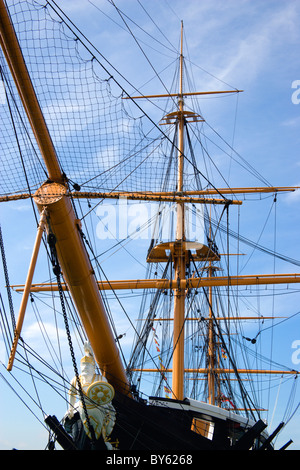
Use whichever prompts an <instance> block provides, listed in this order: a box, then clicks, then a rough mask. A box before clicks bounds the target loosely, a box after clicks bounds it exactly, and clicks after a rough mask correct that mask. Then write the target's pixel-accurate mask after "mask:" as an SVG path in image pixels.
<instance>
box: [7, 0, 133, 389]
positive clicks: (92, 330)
mask: <svg viewBox="0 0 300 470" xmlns="http://www.w3.org/2000/svg"><path fill="white" fill-rule="evenodd" d="M0 45H1V47H2V49H3V53H4V55H5V57H6V60H7V63H8V65H9V68H10V70H11V73H12V76H13V79H14V81H15V84H16V87H17V89H18V92H19V95H20V98H21V100H22V104H23V106H24V109H25V111H26V114H27V116H28V119H29V122H30V125H31V127H32V130H33V132H34V135H35V137H36V139H37V142H38V145H39V148H40V151H41V154H42V156H43V159H44V162H45V165H46V167H47V171H48V176H49V179H50V180H51V181H52V183H50V184H44V185H42V187H41V188H40V189H39V190H38V191H37V193H36V195H35V202H36V203H37V206H38V209H39V211H40V212H42V211H43V210H44V209H45V208H46V210H47V214H49V216H50V224H51V230H52V232H53V233H54V235H55V238H56V250H57V254H58V259H59V263H60V266H61V269H62V272H63V275H64V278H65V280H66V283H67V286H68V289H69V290H70V293H71V295H72V297H73V300H74V303H75V305H76V308H77V310H78V313H79V316H80V318H81V320H82V323H83V327H84V329H85V331H86V334H87V337H88V339H89V341H90V343H91V346H92V348H93V351H94V354H95V358H96V360H97V362H98V364H99V367H100V368H101V369H102V371H103V372H104V374H105V375H106V377H107V379H108V380H109V382H110V383H111V384H112V385H113V386H114V387H115V388H116V389H117V390H119V391H121V392H123V393H126V394H130V387H129V383H128V380H127V377H126V373H125V369H124V366H123V364H122V361H121V358H120V353H119V350H118V348H117V345H116V342H115V338H114V335H113V332H112V330H111V327H110V324H109V321H108V317H107V314H106V311H105V308H104V305H103V302H102V299H101V296H100V294H99V289H98V285H97V282H96V280H95V277H94V272H93V268H92V265H91V263H90V260H89V257H88V255H87V252H86V249H85V245H84V243H83V240H82V236H81V233H80V227H79V223H78V220H77V219H76V216H75V213H74V209H73V206H72V204H71V202H70V198H69V197H68V195H67V187H66V186H65V184H64V177H63V174H62V172H61V170H60V166H59V162H58V159H57V155H56V152H55V149H54V146H53V143H52V140H51V136H50V134H49V131H48V128H47V125H46V122H45V120H44V116H43V114H42V111H41V109H40V106H39V103H38V99H37V97H36V94H35V91H34V88H33V85H32V82H31V79H30V76H29V73H28V70H27V67H26V64H25V61H24V58H23V55H22V51H21V48H20V45H19V42H18V39H17V37H16V34H15V30H14V27H13V25H12V23H11V21H10V17H9V14H8V12H7V10H6V7H5V4H4V1H3V0H0ZM53 186H55V190H54V193H55V194H56V195H57V196H55V197H50V198H49V192H50V194H53ZM48 229H49V227H48Z"/></svg>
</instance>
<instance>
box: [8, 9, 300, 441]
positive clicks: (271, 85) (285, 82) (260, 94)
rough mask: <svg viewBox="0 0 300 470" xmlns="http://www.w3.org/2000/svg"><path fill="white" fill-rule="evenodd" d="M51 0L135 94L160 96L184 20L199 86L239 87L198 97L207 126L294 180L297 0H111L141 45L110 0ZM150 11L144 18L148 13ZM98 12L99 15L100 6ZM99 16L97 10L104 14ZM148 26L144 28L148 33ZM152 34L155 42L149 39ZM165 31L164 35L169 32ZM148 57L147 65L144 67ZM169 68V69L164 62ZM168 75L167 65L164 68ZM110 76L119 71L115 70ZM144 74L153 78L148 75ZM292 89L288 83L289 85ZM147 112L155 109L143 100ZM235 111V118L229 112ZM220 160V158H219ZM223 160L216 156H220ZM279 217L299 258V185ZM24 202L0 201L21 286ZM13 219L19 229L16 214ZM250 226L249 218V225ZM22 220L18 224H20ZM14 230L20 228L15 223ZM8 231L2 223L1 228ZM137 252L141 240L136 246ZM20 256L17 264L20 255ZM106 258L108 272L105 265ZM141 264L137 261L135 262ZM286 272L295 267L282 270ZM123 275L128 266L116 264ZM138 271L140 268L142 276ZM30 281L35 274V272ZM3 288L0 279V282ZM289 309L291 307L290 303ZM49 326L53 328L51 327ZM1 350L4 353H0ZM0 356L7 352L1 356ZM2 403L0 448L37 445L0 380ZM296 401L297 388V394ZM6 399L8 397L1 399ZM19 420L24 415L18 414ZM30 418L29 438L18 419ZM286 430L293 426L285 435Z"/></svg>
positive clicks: (26, 231) (281, 243) (263, 169)
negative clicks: (233, 94)
mask: <svg viewBox="0 0 300 470" xmlns="http://www.w3.org/2000/svg"><path fill="white" fill-rule="evenodd" d="M57 3H58V5H59V6H60V7H61V8H62V9H63V10H64V11H65V13H66V14H67V15H68V16H69V18H70V19H71V20H72V21H73V22H74V23H75V24H76V25H77V26H78V27H79V29H80V30H81V31H82V32H83V33H84V34H85V35H86V37H87V38H88V39H89V40H90V41H91V42H92V43H93V44H94V45H95V46H96V47H97V49H98V50H99V51H100V52H101V53H102V54H103V55H104V56H105V57H106V58H107V59H108V60H109V62H110V63H112V64H113V65H114V66H115V67H116V68H117V69H118V70H119V71H120V73H121V74H122V75H123V76H125V77H126V78H127V79H128V82H129V83H130V84H132V85H133V87H132V88H131V85H129V84H128V83H125V82H123V80H122V78H121V77H118V79H119V80H120V81H121V82H122V83H123V84H124V83H125V85H124V86H125V88H126V90H127V91H128V92H129V93H131V92H132V91H133V88H136V89H138V90H140V91H141V92H142V93H144V94H146V93H156V92H158V93H160V92H162V89H161V84H160V83H159V81H158V80H157V79H156V78H155V71H157V72H160V71H162V70H164V69H165V68H166V72H165V75H164V81H165V82H166V83H167V76H168V74H169V70H170V69H171V68H170V67H171V65H170V64H172V63H173V62H174V60H175V58H176V54H175V52H174V48H175V49H178V45H179V37H180V21H181V20H183V22H184V34H185V39H186V43H185V47H187V49H186V50H185V51H184V55H186V57H187V58H188V59H189V60H190V62H191V63H192V64H195V66H194V67H193V80H194V83H195V87H196V91H203V90H213V89H228V86H229V87H230V88H232V87H233V88H238V89H242V90H244V92H243V93H241V94H240V95H239V97H238V100H237V99H236V98H234V99H228V98H226V99H210V100H207V99H203V100H202V101H201V110H202V113H203V115H204V117H205V119H206V120H207V122H208V123H210V124H211V125H213V126H214V128H216V129H217V131H218V132H220V133H221V134H222V135H225V138H226V139H227V141H230V142H232V139H233V137H234V146H235V149H236V150H237V151H238V153H239V154H241V155H242V156H243V157H244V158H245V159H246V160H247V161H249V162H250V163H251V165H252V166H253V167H255V168H256V169H257V170H258V171H259V172H260V173H261V174H262V175H263V176H264V177H265V178H266V179H267V180H268V181H269V182H270V183H271V184H273V185H274V186H275V185H278V186H294V185H296V186H297V185H300V175H299V169H300V157H299V143H300V142H299V140H300V133H299V128H300V104H299V103H298V96H299V97H300V93H299V95H298V94H297V88H295V86H296V87H298V83H297V80H300V71H299V47H300V29H299V24H300V2H299V1H292V0H285V1H281V0H264V1H261V0H226V2H224V1H219V0H216V1H214V2H212V1H210V0H202V1H198V0H186V1H185V2H182V1H181V0H172V1H170V0H168V1H166V0H160V1H158V0H153V1H151V2H145V1H142V0H140V2H139V1H137V0H123V1H116V2H115V3H116V5H117V6H118V7H119V8H120V10H122V11H124V12H125V13H126V15H128V16H129V17H130V18H132V19H133V20H134V22H135V23H137V24H138V25H139V26H140V28H141V29H140V28H139V27H137V26H136V24H134V23H132V22H129V20H127V19H126V21H128V26H130V28H131V30H132V32H133V33H134V34H135V35H136V36H137V37H138V38H139V40H140V41H141V42H140V44H141V47H142V49H143V50H141V49H140V48H139V47H138V46H137V44H136V43H135V41H134V39H133V37H132V36H131V35H130V34H129V33H128V30H126V27H125V25H124V23H123V22H122V19H121V18H120V16H119V15H118V13H117V12H116V11H115V9H114V8H113V6H112V5H111V4H110V3H109V2H108V1H104V0H101V1H99V0H93V1H88V0H73V1H72V2H70V1H68V0H57ZM142 6H143V7H144V9H145V10H146V11H147V12H148V13H149V15H150V16H151V18H152V19H153V20H154V22H155V24H154V22H153V21H152V20H150V18H149V16H148V15H147V13H146V12H145V10H144V9H143V8H142ZM100 10H101V11H102V13H101V12H100ZM103 13H104V14H105V15H106V16H105V15H104V14H103ZM145 31H147V33H149V35H150V36H151V37H150V36H149V35H147V34H145ZM153 37H155V38H157V40H158V42H155V41H154V40H153ZM166 38H167V39H166ZM145 55H147V57H149V60H150V61H151V63H152V64H153V67H154V69H153V68H151V67H150V65H149V62H148V60H147V59H146V57H145ZM171 71H173V70H172V69H171ZM171 73H172V72H171ZM116 78H117V76H116ZM150 79H151V80H150ZM293 87H294V88H293ZM145 107H146V110H147V112H149V113H150V112H151V113H153V116H154V118H156V117H158V118H160V117H161V116H157V111H156V110H153V108H152V109H151V108H150V107H149V106H148V105H147V104H145ZM236 109H237V114H236V121H235V119H234V117H232V116H235V110H236ZM217 157H218V158H220V157H219V156H217ZM221 163H222V162H221ZM230 178H232V179H231V181H230V179H229V182H232V184H233V186H241V185H243V184H247V185H248V186H251V185H258V182H257V181H256V180H254V179H253V180H251V179H248V178H246V177H245V179H243V178H244V177H241V179H240V177H239V176H238V175H237V174H236V173H235V172H234V171H233V172H232V174H231V175H230ZM280 203H281V208H282V209H283V215H278V220H277V223H278V225H279V226H280V232H279V236H278V240H277V247H278V251H279V252H282V253H284V254H286V255H288V256H290V257H293V258H296V259H298V252H299V236H298V233H299V228H300V220H299V211H298V203H299V192H296V193H293V194H290V195H286V196H282V197H281V198H280ZM29 214H30V206H29V204H28V203H26V202H24V201H23V202H22V201H20V202H17V203H10V204H9V205H8V204H7V205H6V204H3V205H2V206H1V208H0V217H1V226H2V229H3V231H4V234H5V230H6V226H7V227H12V228H13V229H14V230H13V231H12V232H9V239H10V241H11V242H13V247H12V246H9V247H7V248H8V261H9V266H10V269H11V282H12V283H14V284H18V283H19V284H22V283H24V280H25V276H26V270H27V266H28V262H29V259H30V255H31V250H32V245H33V241H34V237H35V232H34V230H32V228H31V227H32V218H31V216H30V215H29ZM264 215H265V214H260V213H254V214H253V213H252V218H251V219H250V220H249V221H247V222H249V231H250V233H251V230H252V229H253V233H254V229H256V228H257V227H258V228H259V229H260V228H261V227H262V224H263V220H264ZM16 218H17V219H18V227H16V223H15V220H16ZM251 224H252V225H251ZM21 226H22V230H20V229H19V227H21ZM16 228H17V230H15V229H16ZM7 230H9V229H7ZM137 249H139V246H138V248H137ZM21 256H22V258H23V260H24V263H22V265H20V258H21ZM109 262H110V261H109V260H108V261H107V263H105V262H104V263H103V266H104V269H107V272H108V273H110V269H111V266H110V264H109ZM136 269H137V270H138V269H139V267H138V266H136ZM288 269H289V270H290V272H293V269H295V267H288ZM120 270H122V271H123V272H124V274H126V265H125V266H122V267H121V268H120ZM141 277H142V275H141ZM36 280H37V281H38V280H39V279H36ZM2 285H3V284H2ZM1 289H2V286H1ZM291 311H292V313H294V312H295V311H296V310H291ZM25 327H26V328H27V330H26V331H27V334H28V336H29V335H30V334H31V335H32V337H33V338H34V339H36V336H37V335H38V332H37V331H36V330H35V325H34V324H30V325H29V324H27V325H25ZM292 328H294V333H293V334H292V335H289V336H288V338H289V339H288V340H287V342H283V344H284V346H282V348H283V351H282V354H283V356H284V358H285V360H287V361H290V356H291V354H292V348H291V341H292V340H298V339H299V340H300V333H298V331H299V330H297V328H298V326H297V322H294V323H293V325H292ZM49 331H50V326H49ZM2 355H3V353H2ZM1 360H3V362H5V359H3V357H1ZM2 387H4V388H3V395H4V396H3V395H2V392H1V396H2V400H1V405H0V422H1V425H0V448H1V449H10V448H11V447H17V448H28V449H30V448H36V446H37V442H38V446H39V448H43V446H44V444H45V439H47V434H46V433H44V434H43V435H40V434H38V436H37V435H36V434H35V433H36V432H38V433H40V431H37V429H40V427H39V426H37V422H36V419H35V418H34V417H32V416H31V415H30V413H29V412H28V411H27V410H25V411H24V410H21V407H20V405H19V401H18V400H17V398H16V397H13V398H12V394H11V392H10V390H9V388H8V387H7V386H6V385H2V383H1V388H2ZM297 397H298V400H299V395H297ZM8 403H11V405H10V406H8ZM20 418H21V419H20ZM25 420H28V423H29V424H28V428H30V427H32V435H33V436H34V437H31V436H30V433H29V432H28V429H27V425H26V427H25V430H24V428H23V427H22V426H21V427H20V429H19V426H20V425H19V424H18V426H17V429H16V428H15V425H14V423H15V422H16V421H17V422H18V423H20V422H25ZM298 422H299V412H298V415H297V416H296V417H295V418H294V420H293V422H292V423H291V427H290V428H289V430H288V432H287V434H286V435H285V434H284V435H283V437H282V443H285V442H286V441H287V440H288V439H289V438H290V434H293V432H295V435H294V434H293V437H294V441H295V444H294V448H295V449H300V435H299V431H298V429H297V428H298ZM292 431H293V432H292Z"/></svg>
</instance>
